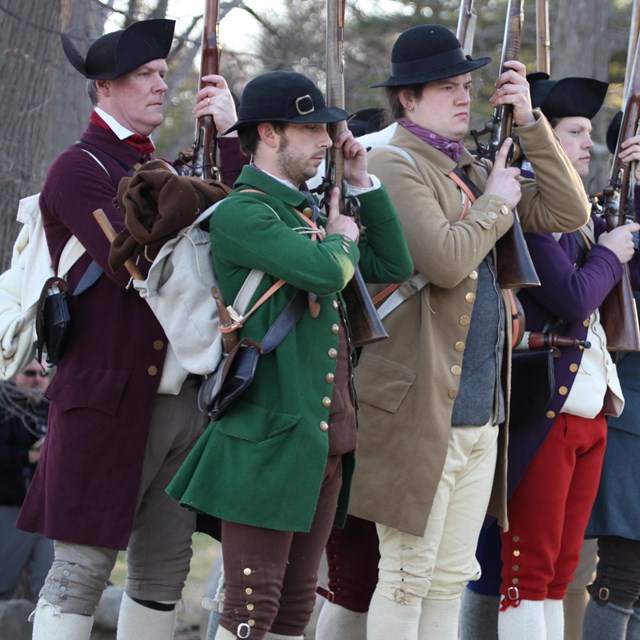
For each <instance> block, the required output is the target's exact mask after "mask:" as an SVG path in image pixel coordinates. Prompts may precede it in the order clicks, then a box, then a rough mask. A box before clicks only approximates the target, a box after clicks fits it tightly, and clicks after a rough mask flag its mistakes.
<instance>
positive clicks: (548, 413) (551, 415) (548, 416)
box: [545, 411, 556, 420]
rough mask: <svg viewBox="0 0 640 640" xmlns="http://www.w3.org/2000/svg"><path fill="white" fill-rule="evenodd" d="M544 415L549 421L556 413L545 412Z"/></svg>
mask: <svg viewBox="0 0 640 640" xmlns="http://www.w3.org/2000/svg"><path fill="white" fill-rule="evenodd" d="M545 415H546V416H547V418H549V420H552V419H553V418H555V417H556V412H555V411H547V413H546V414H545Z"/></svg>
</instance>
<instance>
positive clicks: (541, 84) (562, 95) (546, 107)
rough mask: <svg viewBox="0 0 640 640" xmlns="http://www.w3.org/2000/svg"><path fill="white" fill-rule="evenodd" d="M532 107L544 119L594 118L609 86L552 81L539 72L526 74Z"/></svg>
mask: <svg viewBox="0 0 640 640" xmlns="http://www.w3.org/2000/svg"><path fill="white" fill-rule="evenodd" d="M527 80H528V81H529V90H530V92H531V104H532V105H533V106H534V107H539V108H540V109H541V110H542V113H544V115H545V116H547V118H549V119H551V118H571V117H574V116H580V117H582V118H589V120H591V118H593V116H595V115H596V113H598V110H599V109H600V107H601V106H602V103H603V102H604V99H605V97H606V95H607V89H608V88H609V84H608V83H606V82H602V81H601V80H594V79H593V78H562V79H561V80H551V79H550V78H549V75H548V74H546V73H543V72H542V71H536V72H535V73H529V74H527Z"/></svg>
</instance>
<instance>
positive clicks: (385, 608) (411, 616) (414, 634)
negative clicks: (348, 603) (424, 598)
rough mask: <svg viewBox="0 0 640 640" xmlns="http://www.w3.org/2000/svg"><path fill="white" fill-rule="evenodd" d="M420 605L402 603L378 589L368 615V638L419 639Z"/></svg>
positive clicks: (383, 639)
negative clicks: (391, 598)
mask: <svg viewBox="0 0 640 640" xmlns="http://www.w3.org/2000/svg"><path fill="white" fill-rule="evenodd" d="M421 611H422V607H421V606H420V605H408V604H400V603H398V602H396V601H395V600H390V599H389V598H386V597H385V596H383V595H381V594H380V593H379V592H378V591H377V590H376V591H375V592H374V594H373V597H372V598H371V604H370V605H369V614H368V615H367V640H392V639H393V640H418V626H419V624H420V613H421Z"/></svg>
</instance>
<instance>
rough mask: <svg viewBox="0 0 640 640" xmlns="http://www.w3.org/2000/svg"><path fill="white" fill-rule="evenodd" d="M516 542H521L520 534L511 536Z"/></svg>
mask: <svg viewBox="0 0 640 640" xmlns="http://www.w3.org/2000/svg"><path fill="white" fill-rule="evenodd" d="M511 539H512V540H513V541H514V542H520V536H513V538H511Z"/></svg>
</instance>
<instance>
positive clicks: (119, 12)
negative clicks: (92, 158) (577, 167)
mask: <svg viewBox="0 0 640 640" xmlns="http://www.w3.org/2000/svg"><path fill="white" fill-rule="evenodd" d="M506 5H507V1H506V0H478V1H476V2H475V11H476V12H477V15H478V19H477V25H476V30H475V42H474V48H473V55H474V56H475V57H478V56H484V55H489V56H491V57H492V59H493V62H492V63H491V64H490V65H488V66H487V67H485V68H483V69H482V70H480V71H479V72H477V73H476V74H474V82H475V83H476V86H477V91H478V93H477V98H476V100H475V101H474V105H473V114H472V127H475V128H482V126H483V123H484V121H485V120H486V119H487V118H488V117H489V115H490V114H491V109H490V106H489V104H488V101H487V98H488V96H489V95H490V94H491V91H492V86H493V83H494V81H495V78H496V77H497V75H498V71H499V69H498V67H499V61H500V50H501V44H502V35H503V28H504V22H505V12H506ZM524 5H525V16H524V26H523V37H522V52H521V60H522V61H523V62H525V63H526V64H527V69H528V70H529V71H535V70H536V18H535V3H534V2H532V1H528V2H525V3H524ZM459 8H460V2H459V0H430V1H423V0H409V1H406V0H405V1H400V0H379V1H378V0H348V1H347V15H346V27H345V51H344V53H345V84H346V102H347V104H346V107H347V110H348V111H349V112H350V113H353V112H354V111H356V110H358V109H361V108H364V107H371V106H384V104H383V98H382V92H381V90H379V89H371V88H369V85H371V84H374V83H375V82H376V81H380V80H383V79H385V78H386V77H387V76H388V75H389V59H390V51H391V46H392V44H393V42H394V40H395V39H396V37H397V36H398V34H399V33H400V32H402V31H403V30H405V29H407V28H408V27H411V26H414V25H416V24H424V23H438V24H443V25H445V26H447V27H449V28H451V30H452V31H455V29H456V25H457V21H458V15H459ZM203 12H204V0H202V1H200V0H23V1H22V2H14V1H13V0H0V52H1V55H0V113H1V114H2V117H1V118H0V270H2V269H5V268H6V267H7V266H8V263H9V260H10V258H11V247H12V245H13V241H14V239H15V236H16V234H17V225H16V222H15V214H16V211H17V205H18V200H19V199H20V198H22V197H24V196H27V195H30V194H32V193H35V192H37V191H39V190H40V185H41V184H42V180H43V178H44V175H45V173H46V170H47V167H48V165H49V164H50V162H51V160H52V159H53V158H54V157H55V156H56V155H57V154H58V153H59V152H60V151H61V150H62V149H64V148H65V147H66V146H67V145H69V144H70V143H72V142H73V141H74V140H76V139H77V137H78V136H79V134H80V133H81V132H82V131H83V130H84V128H85V126H86V123H87V121H88V117H89V113H90V111H91V106H90V103H89V100H88V98H87V95H86V89H85V80H84V78H82V76H80V74H78V73H77V72H76V71H74V70H73V69H72V67H71V65H70V64H69V63H68V62H67V60H66V58H65V56H64V54H63V52H62V47H61V45H60V34H61V33H62V32H65V33H68V34H69V35H70V36H71V37H72V39H73V40H74V42H75V44H76V46H77V47H78V49H79V50H80V52H81V53H82V54H83V55H84V54H85V53H86V51H87V48H88V46H89V44H90V43H91V42H92V41H93V40H95V38H96V37H98V36H99V35H100V34H102V33H105V32H108V31H113V30H115V29H118V28H123V27H125V26H127V25H128V24H130V23H131V22H132V21H135V20H140V19H145V18H159V17H169V18H179V21H178V26H177V29H176V34H175V40H174V47H173V50H172V53H171V56H170V59H169V66H170V71H169V76H168V82H169V86H170V89H169V93H168V100H167V108H166V112H165V115H166V118H165V123H164V125H163V126H162V127H161V128H160V129H159V130H158V131H157V133H156V134H155V135H154V140H155V142H156V145H157V151H158V155H161V156H162V157H165V158H169V159H173V158H175V157H177V155H178V153H179V151H181V150H183V149H186V148H187V147H189V146H190V145H191V144H192V141H193V132H194V121H193V119H192V116H191V109H192V106H193V98H194V94H195V91H196V89H197V86H198V64H199V49H200V40H201V32H202V14H203ZM219 16H220V41H221V42H222V43H223V45H224V49H223V51H222V55H221V58H220V61H221V72H222V73H223V74H224V75H225V76H226V78H227V80H228V82H229V85H230V86H231V88H232V90H233V92H234V94H235V95H236V96H240V95H241V93H242V88H243V86H244V84H245V83H246V82H247V81H248V80H249V79H251V78H252V77H253V76H255V75H256V74H258V73H260V72H263V71H271V70H276V69H286V70H295V71H299V72H301V73H304V74H305V75H307V76H309V77H310V78H312V79H313V80H315V81H316V82H317V83H318V85H319V86H320V87H321V88H322V87H324V85H325V75H324V68H325V12H324V3H321V2H318V1H317V0H272V1H270V2H265V1H264V0H262V1H261V0H244V1H243V0H221V1H220V13H219ZM549 16H550V21H549V22H550V42H551V66H550V69H551V74H552V77H553V78H554V79H559V78H562V77H565V76H569V75H573V76H585V77H593V78H598V79H600V80H604V81H608V82H610V83H611V84H610V89H609V93H608V97H607V104H606V107H605V108H604V109H602V110H601V112H600V114H598V116H597V118H596V119H595V121H594V138H595V140H596V142H597V143H598V144H597V145H596V148H595V161H594V162H593V163H592V172H591V173H592V175H591V176H590V177H589V179H588V181H587V188H588V190H589V191H590V192H595V191H597V190H600V189H601V188H602V187H603V186H605V184H606V182H607V178H608V162H609V154H608V152H607V151H606V147H605V146H604V139H605V131H606V128H607V125H608V123H609V121H610V119H611V117H612V116H613V114H615V112H616V111H617V110H618V109H619V108H620V106H621V100H622V97H621V96H622V88H623V83H624V77H625V66H626V60H627V54H628V43H629V33H630V23H631V19H632V0H550V1H549ZM225 29H227V33H225ZM246 34H249V35H248V36H247V35H246ZM469 143H470V145H472V141H469Z"/></svg>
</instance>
